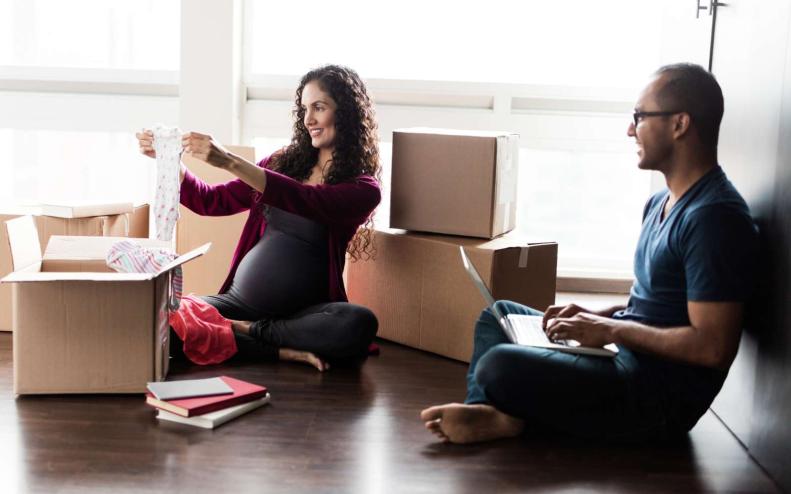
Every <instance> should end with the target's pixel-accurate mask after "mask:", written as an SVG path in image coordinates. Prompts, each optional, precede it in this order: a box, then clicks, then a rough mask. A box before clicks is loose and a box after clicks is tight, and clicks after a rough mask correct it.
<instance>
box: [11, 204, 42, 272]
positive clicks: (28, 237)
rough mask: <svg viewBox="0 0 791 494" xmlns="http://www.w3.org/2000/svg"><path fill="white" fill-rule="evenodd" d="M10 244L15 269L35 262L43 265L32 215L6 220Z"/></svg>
mask: <svg viewBox="0 0 791 494" xmlns="http://www.w3.org/2000/svg"><path fill="white" fill-rule="evenodd" d="M6 228H7V230H8V244H9V246H10V247H11V261H12V265H13V269H14V271H17V270H19V269H24V268H27V267H29V266H32V265H34V264H38V265H39V266H40V265H41V245H40V244H39V240H38V230H37V229H36V223H35V222H34V220H33V217H32V216H22V217H20V218H16V219H13V220H9V221H6Z"/></svg>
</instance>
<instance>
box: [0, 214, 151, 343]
mask: <svg viewBox="0 0 791 494" xmlns="http://www.w3.org/2000/svg"><path fill="white" fill-rule="evenodd" d="M130 206H131V204H130ZM7 212H8V213H10V214H0V278H2V277H3V276H5V275H7V274H8V273H10V272H11V271H12V267H11V253H10V251H9V249H8V237H7V236H6V228H5V222H6V221H8V220H11V219H14V218H18V217H19V216H21V214H28V213H31V214H35V215H36V216H35V222H36V227H37V230H38V237H39V240H40V243H41V247H40V250H39V252H41V251H43V250H44V248H45V247H46V246H47V242H49V238H50V237H51V236H52V235H72V236H104V237H135V238H148V212H149V207H148V204H143V205H140V206H136V207H132V210H131V212H128V213H123V214H118V215H112V216H91V217H85V218H68V219H67V218H56V217H51V216H42V215H41V208H39V207H29V208H18V209H17V210H16V211H12V210H9V211H7ZM0 331H11V286H10V285H3V284H0Z"/></svg>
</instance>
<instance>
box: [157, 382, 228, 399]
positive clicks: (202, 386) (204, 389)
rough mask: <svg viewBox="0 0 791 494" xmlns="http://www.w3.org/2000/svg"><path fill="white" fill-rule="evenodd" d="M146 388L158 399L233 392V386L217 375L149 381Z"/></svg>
mask: <svg viewBox="0 0 791 494" xmlns="http://www.w3.org/2000/svg"><path fill="white" fill-rule="evenodd" d="M146 388H148V390H149V391H151V394H153V395H154V396H155V397H156V398H157V399H158V400H175V399H177V398H195V397H199V396H217V395H230V394H233V388H231V387H230V386H228V384H226V383H225V381H223V380H222V378H219V377H210V378H208V379H185V380H182V381H160V382H150V383H148V384H147V385H146Z"/></svg>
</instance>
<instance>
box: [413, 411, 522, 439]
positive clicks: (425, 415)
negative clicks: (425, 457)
mask: <svg viewBox="0 0 791 494" xmlns="http://www.w3.org/2000/svg"><path fill="white" fill-rule="evenodd" d="M420 419H421V420H423V421H424V422H425V423H426V429H428V430H429V431H431V433H432V434H434V435H435V436H437V437H439V438H440V439H441V440H442V441H443V442H446V443H447V442H450V443H459V444H466V443H477V442H481V441H491V440H493V439H500V438H504V437H514V436H518V435H519V434H521V433H522V431H523V430H524V428H525V423H524V421H523V420H521V419H518V418H515V417H512V416H510V415H506V414H504V413H503V412H501V411H499V410H497V409H496V408H494V407H493V406H491V405H484V404H476V405H462V404H460V403H449V404H447V405H439V406H435V407H430V408H426V409H425V410H423V411H422V412H420Z"/></svg>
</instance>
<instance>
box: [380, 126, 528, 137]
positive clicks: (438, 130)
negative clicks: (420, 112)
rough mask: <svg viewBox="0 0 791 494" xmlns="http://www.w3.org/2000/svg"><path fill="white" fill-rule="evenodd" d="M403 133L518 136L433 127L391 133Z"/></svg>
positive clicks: (505, 132)
mask: <svg viewBox="0 0 791 494" xmlns="http://www.w3.org/2000/svg"><path fill="white" fill-rule="evenodd" d="M396 132H403V133H409V134H438V135H447V136H467V137H469V136H472V137H500V136H508V135H516V136H518V135H519V134H517V133H515V132H509V131H505V130H502V131H501V130H461V129H441V128H433V127H408V128H403V129H395V130H393V133H396Z"/></svg>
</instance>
